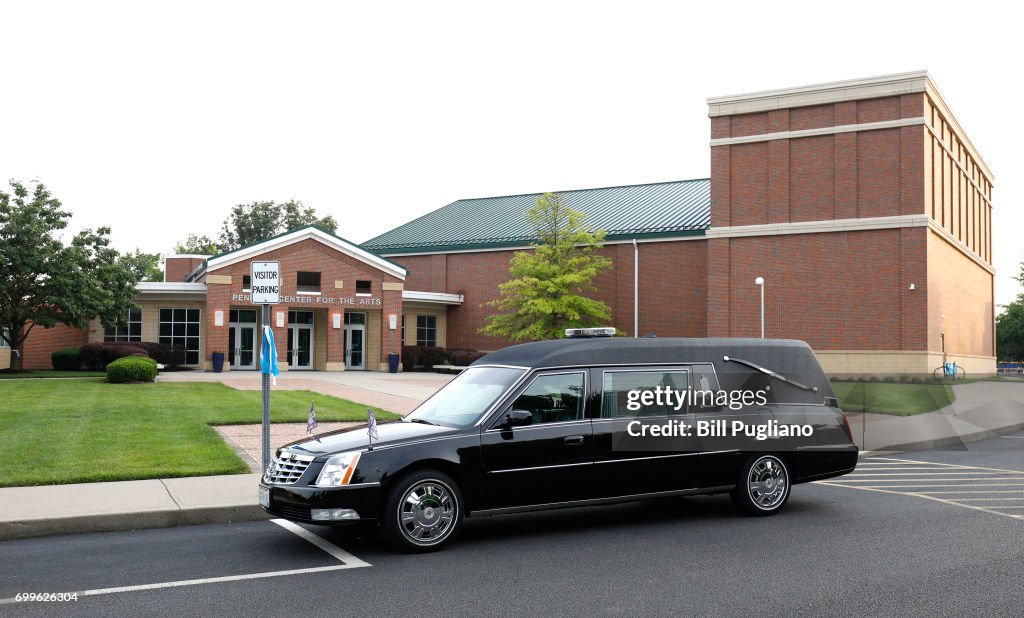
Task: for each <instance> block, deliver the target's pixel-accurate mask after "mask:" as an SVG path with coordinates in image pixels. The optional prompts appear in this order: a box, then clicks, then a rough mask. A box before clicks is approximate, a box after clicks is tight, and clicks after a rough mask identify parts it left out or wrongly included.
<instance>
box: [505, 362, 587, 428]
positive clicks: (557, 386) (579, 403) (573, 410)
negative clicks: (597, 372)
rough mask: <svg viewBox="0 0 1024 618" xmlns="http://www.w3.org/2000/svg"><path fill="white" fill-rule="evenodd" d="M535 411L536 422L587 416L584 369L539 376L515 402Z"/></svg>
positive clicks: (561, 420) (576, 418)
mask: <svg viewBox="0 0 1024 618" xmlns="http://www.w3.org/2000/svg"><path fill="white" fill-rule="evenodd" d="M512 409H513V410H526V411H527V412H529V413H530V414H532V415H533V422H532V423H531V424H532V425H539V424H541V423H557V422H565V421H575V420H579V419H581V418H583V373H582V372H580V373H559V374H553V375H542V376H538V377H537V379H535V380H534V381H533V383H532V384H530V386H529V387H527V389H526V390H525V391H523V393H522V394H521V395H519V396H518V397H516V400H515V402H514V403H513V404H512Z"/></svg>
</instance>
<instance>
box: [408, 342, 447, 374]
mask: <svg viewBox="0 0 1024 618" xmlns="http://www.w3.org/2000/svg"><path fill="white" fill-rule="evenodd" d="M447 362H448V351H447V350H445V349H444V348H439V347H437V346H431V345H407V346H403V347H402V368H403V369H404V370H406V371H412V370H413V369H415V368H416V367H426V368H427V369H429V368H431V367H433V366H434V365H444V364H446V363H447Z"/></svg>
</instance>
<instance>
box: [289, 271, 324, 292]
mask: <svg viewBox="0 0 1024 618" xmlns="http://www.w3.org/2000/svg"><path fill="white" fill-rule="evenodd" d="M295 291H297V292H298V293H299V294H319V293H320V273H309V272H302V271H299V272H297V273H295Z"/></svg>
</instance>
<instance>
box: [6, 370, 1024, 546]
mask: <svg viewBox="0 0 1024 618" xmlns="http://www.w3.org/2000/svg"><path fill="white" fill-rule="evenodd" d="M239 373H240V372H239ZM196 375H200V376H202V375H210V374H196ZM221 375H222V376H223V375H224V374H221ZM349 375H351V374H349ZM384 375H387V374H384ZM399 375H401V374H399ZM409 375H410V374H406V376H409ZM423 375H424V376H431V377H429V378H419V379H417V378H412V379H411V380H410V382H413V383H414V384H407V385H405V386H403V385H402V383H401V382H399V381H397V380H395V379H394V377H392V378H390V380H394V381H389V380H381V381H380V382H379V383H375V382H372V381H371V380H372V378H371V379H369V380H363V381H361V382H359V384H360V385H359V386H353V385H352V384H351V383H348V384H346V383H345V382H349V381H348V380H339V382H337V383H339V384H341V385H342V386H345V387H348V388H358V389H361V390H365V391H367V392H369V393H371V396H372V394H373V393H375V392H376V391H374V390H372V389H373V388H374V387H375V386H376V387H378V388H388V389H391V390H392V391H393V392H399V393H404V394H399V395H397V396H398V397H402V398H404V399H407V400H410V401H412V402H415V403H418V401H419V400H418V399H417V397H419V396H420V395H422V392H425V391H426V390H430V386H429V385H430V384H431V383H432V382H434V381H437V382H440V381H441V380H442V379H443V380H444V381H447V379H450V376H436V374H423ZM231 377H232V378H233V380H238V381H239V383H241V384H242V387H247V386H249V383H250V382H252V383H256V384H257V385H258V379H259V378H258V376H255V375H252V374H248V375H241V376H238V375H236V376H231ZM289 377H290V378H291V376H289ZM318 377H319V378H320V379H319V380H316V382H317V383H318V384H319V387H318V388H327V387H329V386H330V384H332V382H333V380H336V379H338V378H336V377H333V376H330V377H326V378H325V377H324V376H318ZM303 379H305V378H303ZM219 381H223V380H219ZM297 383H298V379H295V380H290V384H291V385H296V384H297ZM280 386H281V384H280V382H279V387H280ZM407 387H408V388H407ZM421 389H422V391H421ZM953 389H954V391H955V392H956V395H957V400H956V402H955V403H954V404H953V405H952V406H949V407H947V408H944V409H942V410H937V411H935V412H929V413H926V414H919V415H916V416H909V417H898V416H886V415H882V414H851V415H849V416H850V423H851V426H852V429H853V433H854V438H855V441H856V442H857V443H858V445H859V446H860V447H861V448H862V450H870V451H905V450H919V449H928V448H939V447H950V448H958V447H959V448H963V445H965V444H967V443H969V442H973V441H977V440H983V439H986V438H990V437H993V436H996V435H1000V434H1006V433H1013V432H1015V431H1020V430H1022V429H1024V383H1022V382H977V383H974V384H963V385H957V386H954V387H953ZM314 390H315V389H314ZM430 392H433V390H430ZM385 394H387V393H385ZM427 395H429V393H427ZM423 396H424V397H425V396H426V395H423ZM378 405H381V404H378ZM334 425H335V424H331V426H327V424H325V425H324V426H321V428H320V430H321V431H327V430H329V429H333V428H334ZM337 425H339V426H340V425H342V424H341V423H338V424H337ZM258 428H259V426H258V425H255V426H240V427H235V428H223V427H222V428H218V430H219V431H221V435H222V436H224V437H225V438H226V439H227V441H228V442H229V443H231V444H232V445H233V446H234V447H235V448H236V450H238V451H239V453H240V455H241V456H242V457H243V459H246V460H247V461H248V462H249V463H250V465H253V464H254V463H255V462H254V458H256V457H258V452H259V451H258V437H259V433H258ZM304 434H305V424H302V423H295V424H280V425H278V424H275V425H273V426H272V436H273V439H272V441H271V444H272V445H274V446H277V445H280V444H284V443H287V442H289V441H291V440H293V439H296V438H299V437H301V436H302V435H304ZM258 483H259V476H258V475H257V474H241V475H227V476H209V477H194V478H176V479H158V480H145V481H124V482H119V483H83V484H78V485H50V486H44V487H11V488H4V489H0V540H10V539H19V538H28V537H34V536H45V535H51V534H71V533H85V532H100V531H113V530H132V529H139V528H160V527H169V526H182V525H190V524H204V523H218V522H234V521H249V520H255V519H265V518H267V514H266V513H265V512H264V511H263V510H262V509H261V508H260V507H259V506H258V503H257V489H256V488H257V485H258Z"/></svg>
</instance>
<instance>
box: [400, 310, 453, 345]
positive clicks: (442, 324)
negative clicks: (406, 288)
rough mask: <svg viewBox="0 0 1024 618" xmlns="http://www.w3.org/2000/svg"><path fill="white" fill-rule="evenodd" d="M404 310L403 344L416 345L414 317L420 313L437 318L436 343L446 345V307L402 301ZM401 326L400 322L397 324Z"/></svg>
mask: <svg viewBox="0 0 1024 618" xmlns="http://www.w3.org/2000/svg"><path fill="white" fill-rule="evenodd" d="M402 311H404V312H405V345H416V318H417V316H421V315H432V316H434V317H435V318H437V322H436V323H437V345H438V346H440V347H442V348H446V347H448V308H447V307H445V306H443V305H429V304H424V303H415V302H412V303H409V302H407V303H404V304H403V305H402ZM399 328H401V324H399Z"/></svg>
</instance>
